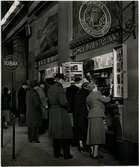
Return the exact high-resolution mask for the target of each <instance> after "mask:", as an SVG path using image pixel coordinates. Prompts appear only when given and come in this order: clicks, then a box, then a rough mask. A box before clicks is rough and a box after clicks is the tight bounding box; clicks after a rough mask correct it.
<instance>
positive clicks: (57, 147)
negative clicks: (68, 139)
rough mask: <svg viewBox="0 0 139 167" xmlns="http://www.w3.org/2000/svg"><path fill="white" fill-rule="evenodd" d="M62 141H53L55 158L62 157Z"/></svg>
mask: <svg viewBox="0 0 139 167" xmlns="http://www.w3.org/2000/svg"><path fill="white" fill-rule="evenodd" d="M60 150H61V146H60V140H59V139H54V140H53V151H54V156H55V157H56V158H58V157H59V156H60Z"/></svg>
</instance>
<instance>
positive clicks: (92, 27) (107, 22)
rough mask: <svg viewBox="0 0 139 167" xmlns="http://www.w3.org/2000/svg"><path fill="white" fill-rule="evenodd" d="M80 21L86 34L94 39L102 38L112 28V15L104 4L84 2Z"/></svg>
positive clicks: (80, 12) (80, 11)
mask: <svg viewBox="0 0 139 167" xmlns="http://www.w3.org/2000/svg"><path fill="white" fill-rule="evenodd" d="M79 21H80V24H81V26H82V28H83V29H84V31H85V32H86V33H88V34H89V35H92V36H93V37H102V36H104V35H105V34H106V33H108V31H109V29H110V27H111V15H110V12H109V10H108V8H107V7H106V5H105V4H104V3H102V2H98V1H95V2H93V1H89V2H84V3H83V4H82V5H81V7H80V10H79Z"/></svg>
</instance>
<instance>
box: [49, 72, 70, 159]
mask: <svg viewBox="0 0 139 167" xmlns="http://www.w3.org/2000/svg"><path fill="white" fill-rule="evenodd" d="M62 81H63V75H62V74H57V75H56V82H54V83H53V84H52V85H51V86H50V87H49V89H48V102H49V107H48V110H49V135H50V137H52V139H53V149H54V156H55V157H56V158H59V157H60V156H61V153H60V150H61V148H62V149H63V153H64V158H65V159H70V158H72V156H71V155H70V139H72V138H73V133H72V126H71V122H70V118H69V115H68V111H67V110H68V102H67V99H66V95H65V92H64V89H63V87H62Z"/></svg>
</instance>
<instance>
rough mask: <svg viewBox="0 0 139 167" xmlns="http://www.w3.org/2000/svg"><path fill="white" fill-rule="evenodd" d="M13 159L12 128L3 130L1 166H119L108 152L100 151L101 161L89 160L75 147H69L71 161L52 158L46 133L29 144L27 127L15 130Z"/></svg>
mask: <svg viewBox="0 0 139 167" xmlns="http://www.w3.org/2000/svg"><path fill="white" fill-rule="evenodd" d="M15 133H16V136H15V139H16V140H15V145H16V147H15V150H16V153H15V157H16V159H12V126H11V127H9V128H8V129H4V135H3V140H4V142H3V148H2V149H1V165H2V166H109V165H110V166H115V165H116V166H119V165H120V162H119V161H118V160H116V159H115V158H114V157H113V156H112V155H111V154H110V153H109V152H108V151H106V150H104V149H101V155H103V156H104V158H103V159H91V158H90V156H89V153H87V152H79V151H78V149H77V147H71V154H72V155H73V157H74V158H73V159H69V160H64V159H63V158H62V157H61V158H59V159H56V158H54V157H53V149H52V143H51V140H50V139H49V137H48V133H47V132H46V133H44V134H42V135H40V143H29V142H28V140H27V127H19V126H18V125H16V128H15Z"/></svg>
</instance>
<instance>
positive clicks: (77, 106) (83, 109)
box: [74, 88, 89, 140]
mask: <svg viewBox="0 0 139 167" xmlns="http://www.w3.org/2000/svg"><path fill="white" fill-rule="evenodd" d="M88 94H89V92H88V91H87V90H85V89H83V88H82V89H80V90H79V91H78V92H77V94H76V96H75V102H74V124H75V129H76V134H78V137H79V139H82V140H86V135H87V126H88V118H87V116H88V109H87V106H86V98H87V96H88Z"/></svg>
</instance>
